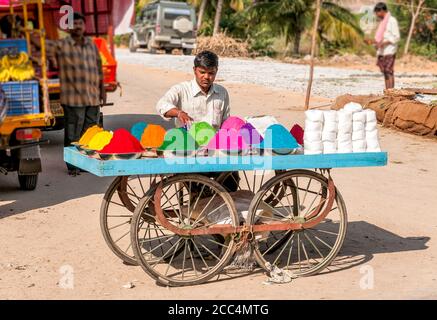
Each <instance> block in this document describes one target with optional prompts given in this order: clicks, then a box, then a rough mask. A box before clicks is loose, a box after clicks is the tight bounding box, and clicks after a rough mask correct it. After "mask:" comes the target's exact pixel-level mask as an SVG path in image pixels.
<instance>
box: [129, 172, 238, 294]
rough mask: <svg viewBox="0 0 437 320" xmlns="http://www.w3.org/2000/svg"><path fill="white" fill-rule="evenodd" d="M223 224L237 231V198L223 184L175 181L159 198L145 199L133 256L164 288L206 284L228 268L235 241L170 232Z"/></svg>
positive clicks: (186, 178) (192, 178)
mask: <svg viewBox="0 0 437 320" xmlns="http://www.w3.org/2000/svg"><path fill="white" fill-rule="evenodd" d="M193 189H196V192H193ZM205 191H206V192H207V196H205V194H204V193H205ZM155 198H156V200H157V201H155ZM155 202H156V203H155ZM156 210H162V214H163V216H164V218H165V223H164V224H166V223H169V224H170V227H169V226H168V225H167V227H164V226H163V225H162V224H161V223H159V222H158V221H159V219H157V218H156V217H157V212H156ZM161 221H162V220H161ZM223 224H226V225H231V226H233V227H236V226H238V225H239V221H238V216H237V213H236V209H235V207H234V203H233V201H232V198H231V197H230V196H229V194H228V193H227V192H226V190H225V189H224V188H223V187H222V186H221V185H220V184H218V183H217V182H215V181H214V180H212V179H210V178H208V177H204V176H200V175H177V176H174V177H171V178H169V179H166V180H164V181H163V183H162V189H161V188H160V189H159V190H158V192H157V193H156V194H155V192H153V191H152V192H151V193H149V194H148V195H147V196H146V197H144V198H143V199H142V200H141V201H140V204H139V205H138V207H137V209H136V210H135V214H134V217H133V220H132V225H131V241H132V247H133V249H134V254H135V256H136V257H137V260H138V262H139V264H140V265H141V267H142V268H143V269H144V271H145V272H147V273H148V274H149V275H150V276H151V277H153V278H154V279H156V280H157V281H158V282H159V283H161V284H163V285H167V286H185V285H195V284H200V283H203V282H206V281H208V280H209V279H211V278H212V277H214V276H216V275H219V273H220V272H221V271H222V269H223V268H224V267H225V266H226V265H227V264H228V263H229V260H230V259H231V258H232V254H233V252H234V237H233V236H232V235H220V234H216V235H194V236H193V235H190V236H181V235H178V234H177V233H176V232H177V231H176V232H173V231H171V230H169V229H172V228H174V227H177V228H181V229H184V230H191V231H195V230H200V229H206V228H214V226H216V227H217V226H221V225H223Z"/></svg>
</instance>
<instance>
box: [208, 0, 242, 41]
mask: <svg viewBox="0 0 437 320" xmlns="http://www.w3.org/2000/svg"><path fill="white" fill-rule="evenodd" d="M223 5H224V0H217V6H216V11H215V18H214V29H213V33H212V34H213V36H215V35H217V34H218V33H219V32H220V21H221V18H222V11H223ZM230 7H231V8H232V9H234V10H235V11H242V10H244V0H231V1H230Z"/></svg>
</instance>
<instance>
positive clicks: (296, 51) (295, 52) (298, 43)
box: [293, 31, 302, 55]
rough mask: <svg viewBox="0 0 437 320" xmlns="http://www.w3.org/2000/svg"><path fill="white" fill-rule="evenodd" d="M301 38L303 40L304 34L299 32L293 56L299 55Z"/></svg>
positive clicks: (295, 38)
mask: <svg viewBox="0 0 437 320" xmlns="http://www.w3.org/2000/svg"><path fill="white" fill-rule="evenodd" d="M301 38H302V32H300V31H299V32H297V34H296V36H295V37H294V43H293V55H299V51H300V40H301Z"/></svg>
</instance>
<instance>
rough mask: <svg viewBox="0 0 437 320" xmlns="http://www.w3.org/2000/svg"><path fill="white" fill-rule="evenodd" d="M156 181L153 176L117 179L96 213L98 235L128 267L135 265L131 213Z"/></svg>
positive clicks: (156, 177) (157, 178)
mask: <svg viewBox="0 0 437 320" xmlns="http://www.w3.org/2000/svg"><path fill="white" fill-rule="evenodd" d="M158 180H159V177H158V176H156V175H153V176H129V177H118V178H117V179H115V180H114V182H113V183H112V184H111V186H110V187H109V188H108V191H107V192H106V194H105V196H104V200H103V203H102V207H101V209H100V227H101V230H102V234H103V236H104V239H105V241H106V243H107V245H108V246H109V248H110V249H111V250H112V252H113V253H114V254H115V255H116V256H118V257H119V258H120V259H122V260H123V261H124V262H126V263H128V264H133V265H136V264H137V262H136V259H135V255H134V252H133V249H132V246H131V242H130V237H129V234H130V224H131V221H132V216H133V212H134V211H135V208H136V206H137V205H138V203H139V201H140V199H141V198H142V197H144V196H145V194H146V193H147V192H148V190H149V189H150V187H151V186H152V185H153V184H154V183H156V181H158Z"/></svg>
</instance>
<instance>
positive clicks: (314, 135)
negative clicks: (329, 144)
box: [304, 131, 322, 142]
mask: <svg viewBox="0 0 437 320" xmlns="http://www.w3.org/2000/svg"><path fill="white" fill-rule="evenodd" d="M304 140H305V141H308V142H320V141H322V131H305V133H304Z"/></svg>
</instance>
